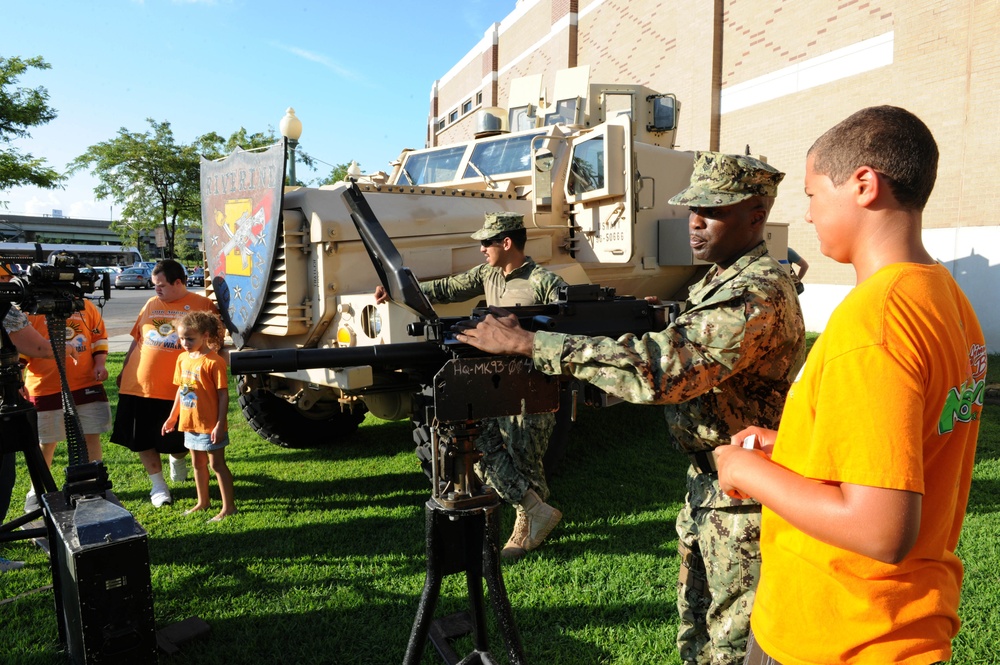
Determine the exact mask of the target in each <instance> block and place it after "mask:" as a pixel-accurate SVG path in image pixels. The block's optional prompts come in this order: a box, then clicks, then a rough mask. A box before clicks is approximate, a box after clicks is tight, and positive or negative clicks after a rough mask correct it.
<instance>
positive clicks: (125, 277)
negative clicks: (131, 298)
mask: <svg viewBox="0 0 1000 665" xmlns="http://www.w3.org/2000/svg"><path fill="white" fill-rule="evenodd" d="M129 287H132V288H134V289H151V288H153V270H152V268H125V270H122V271H121V272H120V273H119V274H118V276H117V277H115V288H116V289H127V288H129Z"/></svg>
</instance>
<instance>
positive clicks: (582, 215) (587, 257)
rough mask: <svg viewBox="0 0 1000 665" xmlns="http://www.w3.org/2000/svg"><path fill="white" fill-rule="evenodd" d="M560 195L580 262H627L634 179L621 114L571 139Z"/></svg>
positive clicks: (627, 127) (625, 124)
mask: <svg viewBox="0 0 1000 665" xmlns="http://www.w3.org/2000/svg"><path fill="white" fill-rule="evenodd" d="M569 143H570V145H569V154H568V160H567V165H566V172H565V176H564V177H563V180H562V192H561V193H562V195H563V196H564V197H565V202H566V205H567V206H568V207H569V215H570V219H571V220H572V223H573V228H574V231H575V233H574V236H575V237H574V244H573V249H574V250H575V251H577V252H579V253H578V254H577V258H578V260H579V261H581V262H583V263H589V262H596V263H603V264H615V263H628V262H629V261H630V260H631V258H632V253H633V245H634V243H633V231H634V229H633V221H634V219H633V211H634V210H635V206H634V197H635V183H634V180H633V178H632V177H631V175H630V174H631V171H632V136H631V120H630V118H629V117H628V116H621V117H619V118H615V119H613V120H610V121H608V122H607V123H604V124H602V125H598V126H597V127H595V128H594V129H593V130H590V131H584V132H581V133H580V134H578V135H576V136H574V137H572V138H571V139H570V142H569Z"/></svg>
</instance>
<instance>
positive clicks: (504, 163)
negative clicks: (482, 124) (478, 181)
mask: <svg viewBox="0 0 1000 665" xmlns="http://www.w3.org/2000/svg"><path fill="white" fill-rule="evenodd" d="M543 133H544V132H541V131H540V132H534V133H532V134H524V135H520V136H511V137H507V138H502V139H498V140H496V141H489V142H484V143H479V144H477V145H476V147H475V149H474V150H473V151H472V159H471V160H469V161H470V164H469V166H468V167H466V169H465V175H464V176H463V177H464V178H475V177H476V176H478V175H479V174H478V173H476V171H475V169H474V168H473V166H472V164H475V165H476V168H478V169H479V170H480V171H482V172H483V173H484V174H486V175H497V174H499V173H517V172H519V171H530V170H531V139H533V138H535V137H536V136H538V135H539V134H543Z"/></svg>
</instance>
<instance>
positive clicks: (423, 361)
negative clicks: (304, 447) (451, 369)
mask: <svg viewBox="0 0 1000 665" xmlns="http://www.w3.org/2000/svg"><path fill="white" fill-rule="evenodd" d="M451 358H452V355H451V354H450V353H449V352H447V351H445V350H444V349H442V348H441V346H439V345H438V344H434V343H431V342H407V343H403V344H382V345H378V346H361V347H345V348H335V349H273V350H272V349H268V350H260V351H234V352H232V353H230V354H229V362H230V367H231V368H232V372H233V374H255V373H258V372H263V373H268V372H294V371H296V370H300V369H316V368H319V367H328V368H339V367H357V366H359V365H371V366H373V367H377V368H381V369H409V370H417V371H420V370H425V371H426V370H430V371H431V375H433V372H434V371H435V370H437V369H438V368H440V367H441V366H442V365H443V364H444V363H445V362H447V361H448V360H450V359H451Z"/></svg>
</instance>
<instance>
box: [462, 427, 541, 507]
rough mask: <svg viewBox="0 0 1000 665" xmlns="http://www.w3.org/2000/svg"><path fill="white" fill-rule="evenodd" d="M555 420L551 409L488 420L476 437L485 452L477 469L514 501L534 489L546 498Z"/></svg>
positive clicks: (490, 484) (506, 497)
mask: <svg viewBox="0 0 1000 665" xmlns="http://www.w3.org/2000/svg"><path fill="white" fill-rule="evenodd" d="M555 423H556V417H555V415H554V414H551V413H538V414H529V415H527V416H510V417H505V418H491V419H489V420H484V421H483V422H482V428H483V429H482V432H481V433H480V435H479V437H478V438H477V439H476V449H477V450H479V451H480V452H482V453H483V458H482V459H481V460H480V461H479V463H478V464H477V465H476V473H478V474H479V477H480V478H482V479H483V482H485V483H486V484H488V485H489V486H490V487H492V488H493V489H495V490H496V491H497V493H498V494H500V496H501V498H503V499H504V500H505V501H507V502H508V503H510V504H512V505H515V506H516V505H518V504H519V503H521V500H522V499H523V498H524V495H525V494H526V493H527V492H528V490H531V489H533V490H535V493H536V494H538V496H539V497H540V498H541V499H542V501H544V500H546V499H547V498H548V496H549V486H548V484H547V483H546V482H545V467H544V466H543V465H542V458H543V457H545V451H546V450H547V449H548V447H549V437H551V436H552V430H553V428H554V427H555Z"/></svg>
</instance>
